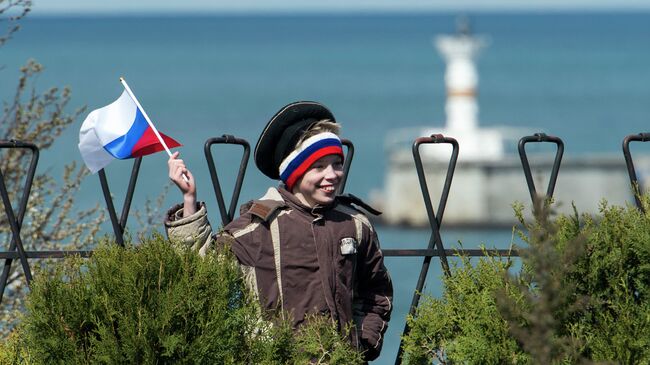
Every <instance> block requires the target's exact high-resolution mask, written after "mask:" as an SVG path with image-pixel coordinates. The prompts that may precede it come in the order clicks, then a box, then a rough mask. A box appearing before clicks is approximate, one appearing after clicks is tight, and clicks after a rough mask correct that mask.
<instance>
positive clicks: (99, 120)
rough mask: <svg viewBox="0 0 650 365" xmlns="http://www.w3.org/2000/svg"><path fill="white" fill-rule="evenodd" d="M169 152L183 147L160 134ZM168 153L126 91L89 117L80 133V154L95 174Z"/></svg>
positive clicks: (91, 113)
mask: <svg viewBox="0 0 650 365" xmlns="http://www.w3.org/2000/svg"><path fill="white" fill-rule="evenodd" d="M160 136H161V137H162V138H163V140H164V141H165V144H167V146H168V147H169V148H172V147H178V146H180V143H178V142H176V141H175V140H174V139H172V138H170V137H168V136H166V135H164V134H162V133H160ZM162 150H164V147H163V145H162V144H161V143H160V141H159V140H158V138H157V137H156V134H155V133H154V131H153V129H152V128H151V126H149V123H147V120H146V119H145V117H144V115H143V113H142V111H141V110H140V109H139V108H138V106H137V105H136V103H135V102H134V101H133V99H132V98H131V97H130V96H129V94H128V93H127V92H126V90H124V92H122V95H121V96H120V97H119V98H118V99H117V100H116V101H114V102H113V103H111V104H109V105H107V106H105V107H103V108H100V109H96V110H93V111H92V112H90V114H88V117H86V120H84V122H83V124H82V125H81V130H80V131H79V152H81V156H82V157H83V160H84V162H85V163H86V166H88V169H90V171H91V172H92V173H95V172H97V171H99V170H101V169H103V168H104V167H106V166H107V165H108V164H109V163H110V162H111V161H113V160H115V159H120V160H123V159H127V158H134V157H140V156H145V155H149V154H152V153H154V152H158V151H162Z"/></svg>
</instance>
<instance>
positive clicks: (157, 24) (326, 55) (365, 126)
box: [0, 12, 650, 364]
mask: <svg viewBox="0 0 650 365" xmlns="http://www.w3.org/2000/svg"><path fill="white" fill-rule="evenodd" d="M458 15H459V14H452V13H422V14H398V15H395V14H373V15H359V14H357V15H346V14H336V15H332V14H329V15H328V14H313V15H305V14H302V15H228V16H226V15H222V16H219V15H211V16H183V17H173V16H155V17H153V16H152V17H144V16H127V17H124V16H120V17H117V16H115V17H90V16H88V17H41V18H38V17H32V18H28V19H26V20H25V21H23V22H22V26H23V28H22V29H21V30H20V31H19V32H18V33H16V34H15V35H14V37H13V39H12V40H11V41H10V42H9V43H8V44H6V45H5V46H3V47H1V48H0V65H1V66H2V68H1V69H0V80H1V81H0V97H2V100H5V101H6V100H9V98H10V97H11V96H12V95H13V92H14V90H15V86H16V82H17V79H18V77H19V74H18V68H19V67H20V66H21V65H22V64H24V63H25V62H26V60H27V59H29V58H34V59H36V60H37V61H38V62H40V63H42V64H43V65H44V66H45V71H44V73H43V74H42V75H41V76H40V77H39V78H38V79H37V80H36V87H37V89H39V90H45V89H46V88H49V87H51V86H58V87H62V86H65V85H69V86H70V87H71V88H72V92H73V96H72V102H71V105H70V108H69V110H70V111H72V110H73V109H74V108H77V107H81V106H87V107H88V110H92V109H96V108H99V107H102V106H104V105H107V104H108V103H110V102H112V101H113V100H115V99H116V98H117V97H118V96H119V95H120V93H121V92H122V86H121V85H120V83H119V82H118V78H119V77H120V76H124V77H125V78H126V80H127V81H128V82H129V85H130V86H131V88H132V89H133V91H134V92H135V94H136V95H137V96H138V98H139V100H140V102H141V104H142V106H143V107H144V109H145V110H146V111H147V113H148V114H149V116H150V117H151V118H152V119H153V120H154V122H155V123H156V125H157V127H158V128H159V129H160V130H161V131H163V132H164V133H166V134H168V135H170V136H172V137H174V138H176V139H178V140H179V141H180V142H181V143H182V144H183V145H184V146H183V147H182V148H180V151H181V156H182V158H183V159H185V161H186V162H187V164H188V166H189V168H190V169H191V170H192V171H193V173H194V175H195V176H196V178H197V181H198V187H199V195H200V198H201V199H204V200H206V201H207V203H208V206H209V209H210V211H211V218H212V221H213V222H214V224H215V226H216V225H217V222H218V221H219V215H218V212H217V208H216V203H215V198H214V196H213V194H212V192H211V191H212V188H211V185H210V179H209V175H208V170H207V165H206V162H205V158H204V156H203V144H204V142H205V140H206V139H207V138H209V137H214V136H221V135H223V134H232V135H235V136H237V137H240V138H244V139H247V140H248V141H249V142H250V143H251V145H253V146H254V144H255V142H256V141H257V137H258V135H259V133H260V131H261V129H262V128H263V126H264V125H265V124H266V122H267V121H268V119H269V118H270V117H271V116H272V115H273V114H274V113H275V112H276V111H277V110H278V109H279V108H280V107H281V106H283V105H285V104H287V103H289V102H292V101H295V100H317V101H320V102H322V103H324V104H325V105H327V106H328V107H330V108H331V109H332V111H333V112H334V114H335V116H336V118H337V120H338V121H339V122H340V123H341V124H342V125H343V136H344V137H346V138H349V139H350V140H352V141H353V142H354V144H355V147H356V149H355V158H354V162H353V165H352V170H351V172H350V176H349V179H348V185H347V188H346V191H348V192H353V193H354V194H355V195H358V196H360V197H364V198H367V197H369V195H370V194H371V192H372V191H381V189H382V186H383V180H384V171H385V166H386V154H385V150H384V140H385V138H386V135H387V134H388V133H391V131H392V130H394V129H396V128H407V127H415V126H424V125H428V126H442V125H443V124H444V120H445V114H444V100H445V88H444V79H443V73H444V62H443V60H442V59H441V57H440V56H439V55H438V54H437V52H436V51H435V50H434V48H433V46H432V38H433V37H434V36H435V35H438V34H443V33H453V32H454V31H455V21H456V17H457V16H458ZM470 20H471V21H472V26H473V29H474V31H475V32H476V33H477V34H481V35H485V36H487V37H489V40H490V45H489V47H488V48H487V49H485V50H484V52H483V53H482V54H481V56H480V57H479V60H478V71H479V74H480V85H479V103H480V124H481V125H483V126H501V125H503V126H505V125H508V126H515V127H525V128H529V129H531V130H534V131H543V132H545V133H548V134H553V135H557V136H559V137H561V138H562V139H563V140H564V142H565V156H570V155H578V154H589V153H600V152H610V153H620V150H621V147H620V146H621V141H622V139H623V137H624V136H626V135H628V134H632V133H638V132H647V131H648V130H649V129H650V13H648V12H645V13H643V12H642V13H602V12H601V13H579V12H574V13H478V14H470ZM84 117H85V115H84V116H82V117H81V118H79V119H78V120H77V121H76V122H75V124H74V125H73V126H71V127H70V128H69V129H68V130H67V131H66V132H65V134H64V135H63V136H62V138H60V140H59V141H58V142H57V143H56V144H55V145H54V146H53V147H52V149H51V150H49V151H45V152H43V153H42V156H41V163H40V165H39V171H49V172H50V173H52V174H55V175H57V174H60V171H61V170H62V166H63V165H64V163H67V162H69V161H77V162H79V163H81V158H80V156H79V153H78V150H77V148H76V144H77V140H78V137H77V136H78V130H79V127H80V126H81V123H82V122H83V118H84ZM635 148H638V149H639V150H643V149H644V148H643V147H636V146H635ZM213 151H214V154H215V158H216V161H217V167H218V168H219V171H220V178H221V181H222V184H223V185H224V191H226V192H227V194H229V192H230V191H231V189H232V186H233V182H232V181H233V179H234V174H235V173H236V170H237V167H238V164H239V162H238V161H239V158H240V155H239V150H238V149H236V148H228V147H218V148H214V149H213ZM461 151H462V146H461ZM461 153H462V152H461ZM130 169H131V164H130V163H129V162H115V163H113V164H112V165H111V166H109V168H107V175H108V178H109V181H110V183H111V189H112V190H113V192H114V194H115V197H116V202H117V207H118V209H120V207H121V205H122V203H121V202H122V201H123V196H124V191H125V189H126V185H127V183H128V175H129V174H130ZM271 183H272V182H270V181H269V180H268V179H267V178H265V177H264V176H263V175H261V173H259V172H257V171H256V169H255V168H254V167H253V165H252V163H251V166H250V169H249V171H248V173H247V176H246V180H245V182H244V188H243V191H242V199H240V200H241V201H243V200H248V199H250V198H254V197H258V196H260V195H261V194H262V193H263V192H264V191H265V189H266V187H267V186H269V184H271ZM522 183H524V180H523V177H522ZM168 184H169V182H168V178H167V170H166V156H165V155H164V154H163V153H161V154H157V155H153V156H150V157H147V158H145V159H144V162H143V165H142V170H141V174H140V177H139V180H138V186H137V189H136V197H135V199H134V208H137V207H138V206H141V205H142V204H143V202H144V200H145V199H146V198H147V197H148V198H151V199H155V198H156V197H157V196H158V194H160V192H161V191H163V188H164V187H165V186H166V185H168ZM557 189H561V186H558V187H557ZM179 198H180V195H179V194H178V193H176V191H175V190H173V189H172V190H170V194H169V195H168V197H167V199H166V200H165V204H164V205H165V206H168V205H171V204H172V203H173V202H176V201H178V200H179ZM95 204H104V203H103V197H102V195H101V189H100V186H99V182H98V179H97V177H95V176H91V177H90V178H89V179H87V180H86V182H85V183H84V186H83V187H82V190H81V192H80V197H79V207H89V206H93V205H95ZM386 209H390V207H386ZM504 209H509V208H508V207H504ZM134 222H135V219H131V224H130V228H131V229H132V230H133V231H137V230H139V229H140V228H141V227H137V226H135V225H134ZM105 229H106V231H107V232H110V224H108V223H107V224H106V227H105ZM442 231H443V239H444V241H445V243H446V244H447V246H448V247H457V246H458V243H457V242H458V241H461V242H462V243H463V245H464V246H465V247H476V246H478V245H479V244H485V245H487V246H488V247H495V246H496V247H508V245H509V244H510V243H511V242H512V232H511V231H510V230H507V229H506V230H448V229H445V228H444V222H443V228H442ZM378 232H379V236H380V240H381V241H382V245H383V247H384V248H398V247H402V248H424V247H426V245H427V242H428V239H429V234H430V232H429V231H427V230H409V229H404V228H393V227H381V226H380V227H378ZM386 261H387V266H388V268H389V270H390V271H391V274H392V277H393V281H394V285H395V311H394V314H393V319H392V321H391V323H390V328H389V332H388V333H387V335H386V344H385V348H384V352H383V354H382V356H381V358H380V359H379V360H377V361H376V362H374V363H376V364H392V363H393V361H394V356H395V353H396V351H397V346H398V343H399V335H400V332H401V330H402V328H403V326H404V317H405V313H406V312H407V309H408V306H409V304H410V302H411V296H412V293H413V289H414V287H415V283H416V280H417V275H418V273H419V268H420V266H421V262H422V259H421V258H395V257H390V258H387V260H386ZM441 275H442V273H441V270H440V265H439V261H438V260H437V259H434V260H433V264H432V269H431V270H430V274H429V276H428V279H427V287H426V290H425V291H426V292H427V293H431V294H433V295H440V291H441V287H440V277H441Z"/></svg>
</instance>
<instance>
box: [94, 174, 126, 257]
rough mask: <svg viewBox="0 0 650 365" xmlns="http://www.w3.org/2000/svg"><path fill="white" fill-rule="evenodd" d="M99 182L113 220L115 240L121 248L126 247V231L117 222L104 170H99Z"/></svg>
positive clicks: (109, 214)
mask: <svg viewBox="0 0 650 365" xmlns="http://www.w3.org/2000/svg"><path fill="white" fill-rule="evenodd" d="M99 182H100V183H101V185H102V192H103V193H104V200H105V201H106V209H108V216H109V217H110V218H111V223H112V225H113V233H114V234H115V240H116V241H117V243H118V244H119V245H120V246H122V247H124V229H123V227H122V226H121V225H120V222H119V221H118V220H117V214H116V213H115V206H114V205H113V198H111V191H110V190H109V189H108V180H107V179H106V173H105V172H104V169H101V170H99Z"/></svg>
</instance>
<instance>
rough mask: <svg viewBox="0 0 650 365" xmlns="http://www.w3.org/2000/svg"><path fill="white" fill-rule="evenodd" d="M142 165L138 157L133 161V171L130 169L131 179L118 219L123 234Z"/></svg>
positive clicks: (140, 158)
mask: <svg viewBox="0 0 650 365" xmlns="http://www.w3.org/2000/svg"><path fill="white" fill-rule="evenodd" d="M141 164H142V157H138V158H136V159H135V161H133V169H131V178H130V179H129V187H128V189H127V190H126V197H125V198H124V205H123V206H122V217H121V218H120V228H122V232H124V230H125V228H126V221H127V219H129V210H130V209H131V201H132V200H133V192H134V191H135V184H136V183H137V182H138V175H139V174H140V165H141Z"/></svg>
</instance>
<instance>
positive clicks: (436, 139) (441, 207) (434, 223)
mask: <svg viewBox="0 0 650 365" xmlns="http://www.w3.org/2000/svg"><path fill="white" fill-rule="evenodd" d="M442 143H446V144H451V146H452V152H451V158H450V159H449V166H448V167H447V176H446V178H445V184H444V186H443V189H442V194H441V196H440V202H439V203H438V215H437V216H436V213H435V212H434V210H433V205H432V203H431V196H430V194H429V187H428V185H427V180H426V174H425V172H424V167H423V165H422V158H421V156H420V146H421V145H423V144H442ZM458 149H459V148H458V142H457V141H456V140H455V139H454V138H449V137H445V136H443V135H442V134H434V135H432V136H431V137H420V138H417V139H416V140H415V142H413V159H414V160H415V168H416V170H417V173H418V179H419V182H420V189H421V190H422V198H423V199H424V204H425V206H426V209H427V216H428V218H429V226H430V227H431V237H430V238H429V247H428V250H433V249H434V247H435V248H436V250H437V256H438V257H440V263H441V264H442V268H443V271H444V272H445V275H446V276H449V275H450V270H449V262H448V261H447V254H446V253H445V247H444V245H443V243H442V238H441V237H440V226H441V225H442V216H443V214H444V212H445V206H446V205H447V198H448V196H449V190H450V188H451V181H452V178H453V177H454V170H455V168H456V162H457V160H458ZM431 257H432V256H430V255H426V256H424V260H423V262H422V268H421V270H420V276H419V278H418V282H417V285H416V287H415V292H414V293H413V299H412V301H411V307H410V309H409V315H414V314H415V311H416V309H417V307H418V303H419V301H420V293H421V292H422V288H424V282H425V280H426V277H427V273H428V271H429V265H430V263H431ZM409 331H410V328H409V326H408V323H406V324H404V331H402V338H403V337H404V336H406V335H407V334H408V333H409ZM402 347H403V340H400V344H399V348H398V350H397V357H396V358H395V364H396V365H399V364H401V363H402V354H403V350H402Z"/></svg>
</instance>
